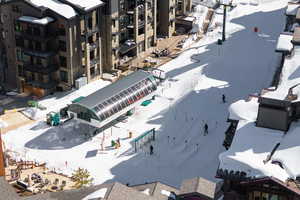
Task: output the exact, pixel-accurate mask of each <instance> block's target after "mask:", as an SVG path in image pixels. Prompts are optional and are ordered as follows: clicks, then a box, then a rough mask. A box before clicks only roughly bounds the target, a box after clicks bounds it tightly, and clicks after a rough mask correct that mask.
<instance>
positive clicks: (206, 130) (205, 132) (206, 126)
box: [204, 123, 208, 135]
mask: <svg viewBox="0 0 300 200" xmlns="http://www.w3.org/2000/svg"><path fill="white" fill-rule="evenodd" d="M207 134H208V125H207V124H206V123H205V124H204V135H207Z"/></svg>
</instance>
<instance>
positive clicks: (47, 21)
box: [19, 16, 54, 25]
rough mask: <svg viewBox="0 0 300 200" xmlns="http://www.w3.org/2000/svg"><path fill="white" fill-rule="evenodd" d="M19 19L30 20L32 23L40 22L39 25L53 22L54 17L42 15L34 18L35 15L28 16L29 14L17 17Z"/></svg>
mask: <svg viewBox="0 0 300 200" xmlns="http://www.w3.org/2000/svg"><path fill="white" fill-rule="evenodd" d="M19 20H20V21H23V22H30V23H34V24H41V25H46V24H49V23H50V22H53V21H54V19H53V18H51V17H44V18H41V19H39V18H36V17H30V16H22V17H19Z"/></svg>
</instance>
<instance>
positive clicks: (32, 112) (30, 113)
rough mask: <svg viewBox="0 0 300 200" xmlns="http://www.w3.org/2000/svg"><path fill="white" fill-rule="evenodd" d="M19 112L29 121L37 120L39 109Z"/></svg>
mask: <svg viewBox="0 0 300 200" xmlns="http://www.w3.org/2000/svg"><path fill="white" fill-rule="evenodd" d="M21 112H22V113H23V114H24V115H25V116H26V117H28V118H29V119H32V120H37V119H39V115H38V112H39V109H38V108H33V107H29V108H26V109H25V110H22V111H21Z"/></svg>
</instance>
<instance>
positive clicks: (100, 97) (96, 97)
mask: <svg viewBox="0 0 300 200" xmlns="http://www.w3.org/2000/svg"><path fill="white" fill-rule="evenodd" d="M151 76H153V75H152V74H151V73H148V72H145V71H143V70H138V71H136V72H133V73H131V74H129V75H128V76H126V77H124V78H122V79H120V80H118V81H116V82H114V83H112V84H110V85H108V86H106V87H104V88H101V89H100V90H97V91H96V92H94V93H92V94H90V95H89V96H87V97H85V98H84V99H82V100H81V101H80V102H78V103H75V104H78V105H81V106H84V107H86V108H89V109H92V108H94V107H95V106H97V105H99V104H100V103H102V102H103V101H105V100H106V99H108V98H110V97H112V96H114V95H116V94H118V93H120V92H121V91H123V90H125V89H127V88H129V87H131V86H132V85H134V84H136V83H138V82H140V81H142V80H145V79H147V78H148V77H151Z"/></svg>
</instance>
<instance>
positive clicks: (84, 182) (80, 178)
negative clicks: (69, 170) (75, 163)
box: [72, 167, 94, 188]
mask: <svg viewBox="0 0 300 200" xmlns="http://www.w3.org/2000/svg"><path fill="white" fill-rule="evenodd" d="M72 179H73V180H74V181H75V185H74V187H75V188H81V187H85V186H90V185H92V182H93V180H94V179H93V178H90V172H89V171H88V170H87V169H83V168H80V167H79V168H78V169H77V170H75V171H74V173H73V174H72Z"/></svg>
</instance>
